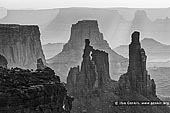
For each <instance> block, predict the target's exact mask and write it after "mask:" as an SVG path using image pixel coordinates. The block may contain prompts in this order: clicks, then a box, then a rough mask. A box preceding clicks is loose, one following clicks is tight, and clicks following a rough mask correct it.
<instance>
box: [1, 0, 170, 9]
mask: <svg viewBox="0 0 170 113" xmlns="http://www.w3.org/2000/svg"><path fill="white" fill-rule="evenodd" d="M169 6H170V1H169V0H0V7H5V8H8V9H44V8H48V9H49V8H57V7H58V8H61V7H98V8H104V7H130V8H167V7H169Z"/></svg>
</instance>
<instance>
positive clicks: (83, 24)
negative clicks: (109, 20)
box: [63, 20, 106, 51]
mask: <svg viewBox="0 0 170 113" xmlns="http://www.w3.org/2000/svg"><path fill="white" fill-rule="evenodd" d="M85 39H90V41H91V42H92V43H93V44H94V43H97V42H100V43H105V42H103V34H102V33H100V31H99V28H98V23H97V20H83V21H78V23H76V24H73V25H72V27H71V36H70V40H69V41H68V43H67V44H65V45H64V47H63V51H66V50H70V49H78V47H79V49H83V47H84V40H85ZM105 45H106V44H105Z"/></svg>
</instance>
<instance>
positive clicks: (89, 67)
mask: <svg viewBox="0 0 170 113" xmlns="http://www.w3.org/2000/svg"><path fill="white" fill-rule="evenodd" d="M90 53H91V56H90ZM91 57H92V58H91ZM110 80H111V79H110V75H109V61H108V53H106V52H104V51H100V50H95V49H93V47H92V46H90V41H89V39H85V49H84V54H83V61H82V63H81V69H80V70H79V67H74V68H71V69H70V71H69V74H68V77H67V83H68V84H67V88H68V91H69V92H70V93H72V95H73V96H80V95H81V96H82V95H89V94H90V92H91V91H92V90H94V89H96V88H97V89H104V88H105V87H106V86H107V85H108V83H109V81H110ZM73 92H74V93H73Z"/></svg>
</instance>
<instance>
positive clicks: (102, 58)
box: [67, 32, 170, 113]
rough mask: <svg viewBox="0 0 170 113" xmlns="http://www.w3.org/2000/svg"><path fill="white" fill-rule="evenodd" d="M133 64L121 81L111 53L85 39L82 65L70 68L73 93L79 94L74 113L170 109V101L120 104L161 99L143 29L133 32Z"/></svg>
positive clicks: (138, 112) (149, 112) (163, 111)
mask: <svg viewBox="0 0 170 113" xmlns="http://www.w3.org/2000/svg"><path fill="white" fill-rule="evenodd" d="M129 50H130V52H129V53H130V54H129V58H130V59H129V67H128V71H127V73H125V74H123V75H121V76H120V78H119V81H114V80H112V79H111V77H110V74H109V60H108V59H109V57H108V53H106V52H104V51H101V50H96V49H94V48H93V46H91V45H90V41H89V39H86V40H85V49H84V53H83V60H82V63H81V67H79V66H77V67H73V68H71V69H70V71H69V74H68V77H67V89H68V93H69V95H72V96H74V97H75V100H74V102H73V109H72V111H71V112H72V113H78V112H83V113H87V112H88V113H170V109H169V108H168V107H167V106H166V105H162V106H159V105H127V104H125V105H120V106H119V105H117V104H116V103H119V102H123V101H124V102H131V101H132V102H139V103H140V102H144V101H145V102H151V101H156V102H161V100H160V99H159V98H158V97H157V95H156V84H155V82H154V80H153V79H150V75H148V73H147V70H146V55H145V51H144V49H142V48H141V47H140V42H139V32H134V33H133V34H132V42H131V44H130V45H129Z"/></svg>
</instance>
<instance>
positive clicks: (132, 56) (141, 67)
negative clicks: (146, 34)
mask: <svg viewBox="0 0 170 113" xmlns="http://www.w3.org/2000/svg"><path fill="white" fill-rule="evenodd" d="M139 36H140V33H139V32H137V31H135V32H134V33H133V34H132V42H131V44H130V45H129V67H128V72H127V76H128V78H129V82H130V86H131V89H132V90H134V91H137V92H139V93H140V94H142V95H144V96H148V95H149V94H152V95H154V96H155V95H156V92H155V91H153V90H155V83H154V82H153V80H152V82H151V80H150V76H149V75H148V73H147V70H146V59H147V56H146V55H145V50H144V49H143V48H141V45H140V42H139ZM152 89H153V90H152ZM152 91H153V92H152Z"/></svg>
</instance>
